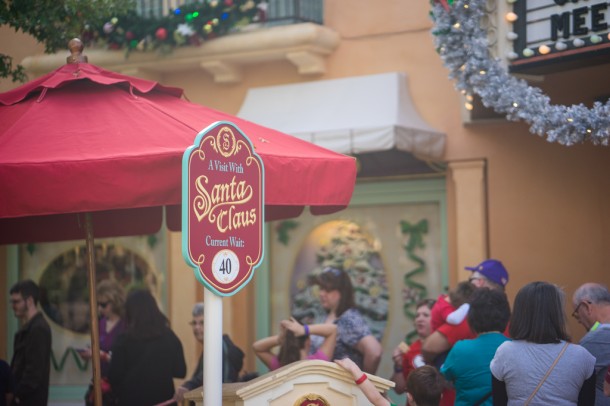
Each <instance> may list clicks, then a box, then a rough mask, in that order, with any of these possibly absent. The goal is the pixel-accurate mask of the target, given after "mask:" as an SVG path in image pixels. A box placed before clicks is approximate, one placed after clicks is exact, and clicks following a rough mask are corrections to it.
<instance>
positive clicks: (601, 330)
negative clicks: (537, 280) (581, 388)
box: [572, 283, 610, 406]
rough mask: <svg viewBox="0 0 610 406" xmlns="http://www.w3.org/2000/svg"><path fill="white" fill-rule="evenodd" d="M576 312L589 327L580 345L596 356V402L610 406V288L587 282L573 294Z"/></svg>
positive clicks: (577, 318) (581, 322) (583, 323)
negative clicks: (607, 382)
mask: <svg viewBox="0 0 610 406" xmlns="http://www.w3.org/2000/svg"><path fill="white" fill-rule="evenodd" d="M572 304H573V306H574V312H573V313H572V316H574V317H575V318H576V320H578V322H579V323H580V324H582V325H583V327H584V328H585V329H586V330H587V334H586V335H585V336H584V337H583V338H582V340H580V345H582V346H583V347H585V348H586V349H587V351H589V352H590V353H591V355H593V356H594V357H595V375H596V379H595V406H610V398H609V397H606V396H604V377H605V376H606V370H607V369H608V365H610V292H608V288H607V287H605V286H603V285H601V284H599V283H585V284H584V285H582V286H581V287H579V288H578V289H576V292H574V296H573V297H572Z"/></svg>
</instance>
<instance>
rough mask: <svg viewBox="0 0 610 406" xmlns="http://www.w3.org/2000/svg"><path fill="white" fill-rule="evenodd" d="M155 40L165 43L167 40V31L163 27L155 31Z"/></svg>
mask: <svg viewBox="0 0 610 406" xmlns="http://www.w3.org/2000/svg"><path fill="white" fill-rule="evenodd" d="M155 38H157V39H158V40H159V41H165V40H166V39H167V30H166V29H165V28H163V27H161V28H159V29H157V31H156V32H155Z"/></svg>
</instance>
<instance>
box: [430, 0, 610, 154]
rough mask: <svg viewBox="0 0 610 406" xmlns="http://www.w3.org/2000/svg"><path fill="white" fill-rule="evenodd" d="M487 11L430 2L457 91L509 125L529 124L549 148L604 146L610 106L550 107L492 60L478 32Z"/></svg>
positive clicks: (462, 0) (453, 0)
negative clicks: (554, 144)
mask: <svg viewBox="0 0 610 406" xmlns="http://www.w3.org/2000/svg"><path fill="white" fill-rule="evenodd" d="M507 1H508V2H509V3H515V2H516V1H524V0H507ZM485 6H486V0H434V1H433V2H432V19H433V21H434V28H433V34H434V39H435V45H436V48H437V51H438V53H439V54H440V56H441V59H442V60H443V63H444V65H445V66H446V67H447V68H448V69H449V70H450V74H449V77H450V78H451V79H453V80H455V82H456V84H455V86H456V87H457V89H458V90H460V91H462V93H464V94H465V95H466V96H467V97H469V96H471V95H472V94H477V95H479V96H480V98H481V101H482V103H483V105H484V106H485V107H489V108H492V109H494V110H495V111H496V112H498V113H500V114H504V115H506V117H507V118H508V119H509V120H512V121H519V120H523V121H525V122H527V123H528V124H529V125H530V132H532V133H534V134H537V135H539V136H544V137H546V140H547V141H549V142H557V143H559V144H563V145H568V146H569V145H574V144H579V143H583V142H591V143H593V144H596V145H605V146H607V145H608V140H609V138H610V100H609V101H607V102H606V103H601V102H595V103H593V105H592V106H591V107H590V108H589V107H587V106H585V105H583V104H575V105H572V106H563V105H554V104H551V100H550V98H549V97H548V96H547V95H545V94H544V93H543V92H542V90H541V89H539V88H537V87H533V86H529V85H528V84H527V82H525V81H524V80H522V79H518V78H516V77H514V76H512V75H510V74H509V73H508V72H507V71H506V69H505V68H504V67H503V66H502V64H501V62H500V61H499V60H497V59H494V58H492V56H491V55H490V52H489V43H488V40H487V32H486V30H485V29H483V28H482V27H481V20H482V19H483V17H485V16H486V9H485Z"/></svg>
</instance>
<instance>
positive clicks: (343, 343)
mask: <svg viewBox="0 0 610 406" xmlns="http://www.w3.org/2000/svg"><path fill="white" fill-rule="evenodd" d="M316 283H317V284H318V285H319V286H320V297H319V299H320V304H321V305H322V307H323V308H324V309H325V310H326V312H327V316H326V320H325V321H324V322H325V323H334V324H336V325H337V345H336V347H335V354H334V356H333V359H343V358H350V359H351V360H352V361H354V362H355V363H356V364H357V365H358V366H359V367H360V368H361V369H362V370H364V371H365V372H368V373H371V374H374V373H375V372H376V371H377V367H378V366H379V361H380V360H381V353H382V348H381V344H379V341H377V339H376V338H375V336H373V334H372V333H371V329H370V328H369V326H368V324H367V323H366V321H365V320H364V318H363V317H362V315H361V314H360V312H359V311H358V310H356V305H355V302H354V288H353V286H352V281H351V279H350V277H349V275H348V274H347V272H345V271H344V270H342V269H338V268H326V269H325V270H324V271H322V273H321V274H320V275H318V277H317V279H316ZM317 347H318V345H317V343H316V342H315V341H313V345H312V350H313V351H315V350H317Z"/></svg>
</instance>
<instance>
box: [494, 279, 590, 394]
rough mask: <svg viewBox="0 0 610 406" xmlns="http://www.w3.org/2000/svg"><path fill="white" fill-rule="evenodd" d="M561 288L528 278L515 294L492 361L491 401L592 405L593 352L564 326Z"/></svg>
mask: <svg viewBox="0 0 610 406" xmlns="http://www.w3.org/2000/svg"><path fill="white" fill-rule="evenodd" d="M564 306H565V298H564V293H563V291H562V290H561V289H559V288H558V287H557V286H555V285H553V284H550V283H547V282H532V283H529V284H527V285H525V286H524V287H523V288H521V289H520V290H519V292H518V293H517V296H516V297H515V303H514V307H513V314H512V317H511V319H510V327H509V333H510V336H511V337H512V339H513V341H506V342H504V343H503V344H501V345H500V347H498V350H497V351H496V354H495V356H494V358H493V360H492V361H491V365H490V368H491V374H492V396H493V404H494V406H498V405H508V406H517V405H518V406H522V405H529V406H548V405H553V406H576V405H578V406H593V405H594V404H595V374H594V366H595V357H593V356H592V355H591V354H589V352H588V351H587V350H586V349H584V348H583V347H581V346H580V345H577V344H571V343H570V342H569V337H568V334H567V332H566V315H565V310H564V308H565V307H564Z"/></svg>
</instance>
